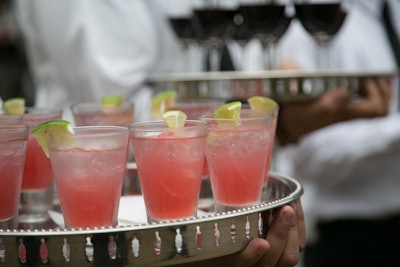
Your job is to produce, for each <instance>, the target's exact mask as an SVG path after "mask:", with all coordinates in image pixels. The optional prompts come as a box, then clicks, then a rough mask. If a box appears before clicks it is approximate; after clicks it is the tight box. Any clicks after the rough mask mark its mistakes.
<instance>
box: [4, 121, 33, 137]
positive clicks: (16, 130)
mask: <svg viewBox="0 0 400 267" xmlns="http://www.w3.org/2000/svg"><path fill="white" fill-rule="evenodd" d="M10 134H12V136H10V137H9V138H6V139H5V140H3V139H2V138H0V142H7V141H12V140H27V139H28V137H29V126H28V125H27V124H23V123H20V124H1V125H0V137H3V136H7V135H10Z"/></svg>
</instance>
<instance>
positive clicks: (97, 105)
mask: <svg viewBox="0 0 400 267" xmlns="http://www.w3.org/2000/svg"><path fill="white" fill-rule="evenodd" d="M134 106H135V103H133V102H131V101H124V102H123V103H121V104H120V105H119V107H134ZM69 107H70V109H71V111H72V112H74V111H78V110H79V108H84V109H85V108H87V109H89V108H91V109H95V108H98V109H101V107H102V104H101V103H97V102H80V103H73V104H71V105H70V106H69Z"/></svg>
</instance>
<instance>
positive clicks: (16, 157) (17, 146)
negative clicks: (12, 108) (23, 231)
mask: <svg viewBox="0 0 400 267" xmlns="http://www.w3.org/2000/svg"><path fill="white" fill-rule="evenodd" d="M27 139H28V126H27V125H25V124H19V125H14V124H10V125H1V124H0V173H1V175H0V190H1V193H0V203H1V205H0V229H5V228H7V229H10V228H16V227H17V213H18V204H19V198H20V193H21V184H22V172H23V170H24V162H25V151H26V140H27Z"/></svg>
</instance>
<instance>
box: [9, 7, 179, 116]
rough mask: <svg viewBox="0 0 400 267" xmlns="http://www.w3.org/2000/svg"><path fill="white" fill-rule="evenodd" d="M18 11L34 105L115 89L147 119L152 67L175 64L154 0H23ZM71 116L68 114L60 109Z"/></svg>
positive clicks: (64, 103) (65, 103) (62, 103)
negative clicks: (33, 91)
mask: <svg viewBox="0 0 400 267" xmlns="http://www.w3.org/2000/svg"><path fill="white" fill-rule="evenodd" d="M17 14H18V18H19V22H20V26H21V29H22V31H23V33H24V35H25V37H26V45H27V49H28V52H29V53H28V54H29V58H30V64H31V66H32V70H33V75H34V78H35V81H36V89H37V90H36V106H39V107H63V108H64V111H65V112H66V113H68V112H69V105H70V104H72V103H76V102H95V101H100V98H101V97H102V96H104V95H107V94H119V95H123V96H125V97H126V98H127V99H130V100H132V101H133V102H134V103H135V121H142V120H146V119H149V114H150V105H149V100H150V97H151V91H150V90H149V89H148V88H146V87H145V86H144V82H145V80H146V79H147V78H148V75H149V73H151V72H158V71H160V70H171V69H172V70H173V66H172V65H173V64H171V62H172V63H173V62H174V61H173V59H174V56H175V55H176V53H177V51H178V50H177V49H178V47H177V43H176V41H175V40H174V37H173V35H172V32H171V30H170V28H169V27H168V25H167V24H166V23H165V20H164V17H163V15H162V13H160V10H159V8H158V6H157V3H156V2H155V1H149V0H135V1H125V0H110V1H97V0H84V1H82V0H68V1H53V0H40V1H35V0H22V1H17ZM65 116H66V117H68V115H67V114H65Z"/></svg>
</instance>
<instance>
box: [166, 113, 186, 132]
mask: <svg viewBox="0 0 400 267" xmlns="http://www.w3.org/2000/svg"><path fill="white" fill-rule="evenodd" d="M161 117H162V118H163V120H164V122H165V124H166V125H167V127H168V128H182V127H184V126H185V121H186V118H187V116H186V113H185V112H183V111H181V110H169V111H165V112H164V113H163V114H162V115H161Z"/></svg>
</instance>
